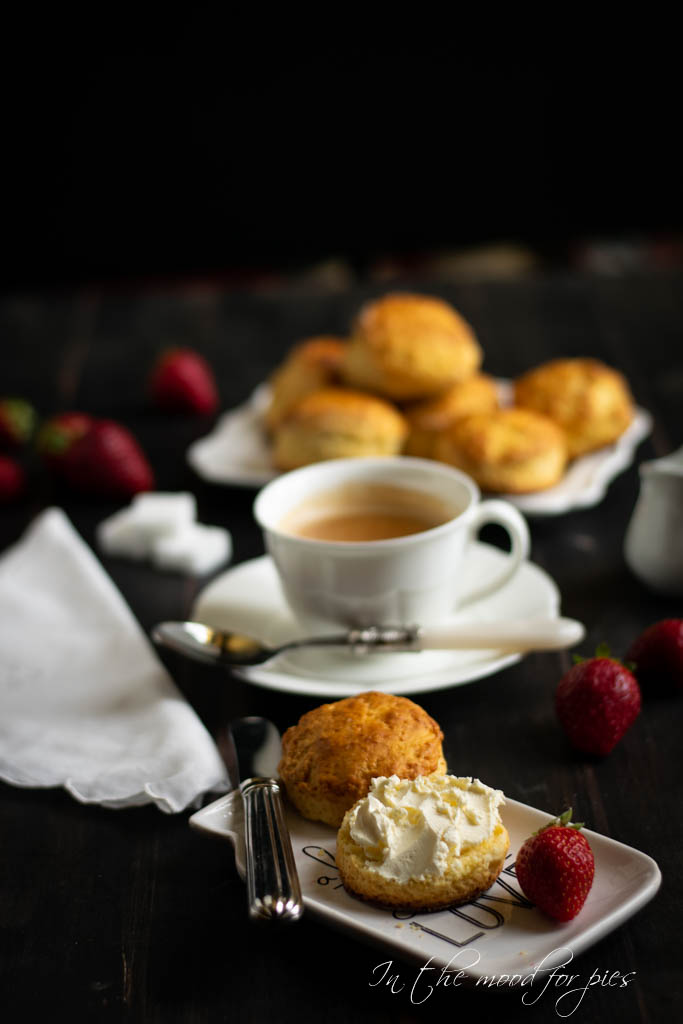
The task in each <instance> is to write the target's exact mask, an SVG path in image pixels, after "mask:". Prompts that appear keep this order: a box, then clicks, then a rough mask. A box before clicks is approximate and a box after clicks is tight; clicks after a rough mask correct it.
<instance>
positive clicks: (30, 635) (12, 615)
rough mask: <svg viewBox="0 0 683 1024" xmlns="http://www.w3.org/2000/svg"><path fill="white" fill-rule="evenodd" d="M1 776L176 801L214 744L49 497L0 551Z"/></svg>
mask: <svg viewBox="0 0 683 1024" xmlns="http://www.w3.org/2000/svg"><path fill="white" fill-rule="evenodd" d="M0 706H1V714H0V778H2V779H4V780H5V781H6V782H10V783H13V784H14V785H17V786H64V787H65V788H66V789H67V790H68V791H69V792H70V793H71V794H72V796H74V797H75V798H76V799H77V800H80V801H82V802H83V803H98V804H103V805H104V806H106V807H134V806H137V805H139V804H146V803H155V804H156V805H157V806H158V807H160V808H161V810H163V811H167V812H173V811H180V810H182V809H183V808H184V807H187V806H188V805H191V804H193V803H195V802H196V801H197V799H198V798H199V797H200V796H201V795H202V794H203V793H205V792H208V791H209V790H213V789H223V790H224V789H226V788H228V783H227V780H226V777H225V768H224V766H223V763H222V761H221V758H220V755H219V753H218V751H217V749H216V747H215V745H214V743H213V740H212V739H211V737H210V736H209V734H208V732H207V731H206V729H205V728H204V726H203V725H202V723H201V722H200V720H199V718H198V717H197V715H196V714H195V712H194V711H193V709H192V708H191V707H190V705H189V704H188V703H187V701H186V700H185V699H184V697H183V696H182V695H181V694H180V693H179V691H178V690H177V688H176V687H175V685H174V683H173V682H172V681H171V679H170V678H169V676H168V673H167V672H166V670H165V669H164V667H163V665H162V664H161V662H160V661H159V659H158V658H157V656H156V654H155V652H154V649H153V648H152V646H151V644H150V643H149V641H148V640H147V637H146V636H145V634H144V633H143V631H142V629H141V628H140V625H139V624H138V622H137V621H136V619H135V618H134V616H133V614H132V612H131V610H130V608H129V607H128V605H127V604H126V602H125V601H124V599H123V597H122V596H121V594H120V593H119V591H118V590H117V589H116V587H115V586H114V583H113V582H112V580H111V579H110V578H109V576H107V574H106V573H105V571H104V569H103V568H102V566H101V565H100V563H99V562H98V561H97V559H96V558H95V556H94V554H93V553H92V551H91V550H90V548H89V547H87V545H86V544H85V543H84V542H83V540H81V538H80V537H79V535H78V534H77V532H76V531H75V529H74V528H73V526H72V525H71V523H70V522H69V520H68V519H67V517H66V516H65V514H64V513H63V512H62V511H61V509H58V508H50V509H47V510H46V511H45V512H43V513H41V515H40V516H39V517H38V518H37V519H36V520H35V521H34V523H33V524H32V525H31V526H30V527H29V529H28V530H27V532H26V534H25V536H24V537H23V538H22V539H21V540H20V541H19V542H18V543H17V544H16V545H15V546H14V547H13V548H11V549H10V550H9V551H7V552H6V553H5V554H4V555H3V556H2V558H0Z"/></svg>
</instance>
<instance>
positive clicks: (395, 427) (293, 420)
mask: <svg viewBox="0 0 683 1024" xmlns="http://www.w3.org/2000/svg"><path fill="white" fill-rule="evenodd" d="M407 433H408V425H407V423H406V421H405V419H404V418H403V416H402V415H401V414H400V412H399V411H398V409H395V408H394V407H393V406H392V405H390V404H389V403H388V402H385V401H384V400H383V399H382V398H377V397H375V396H374V395H366V394H364V393H363V392H361V391H352V390H351V389H347V388H323V389H321V390H320V391H313V392H312V393H311V394H310V395H306V396H305V397H304V398H302V399H300V400H299V401H298V402H297V403H296V404H295V405H294V406H293V408H291V409H290V410H289V413H288V414H287V416H286V417H285V419H284V420H283V421H282V423H281V424H280V425H279V427H278V428H277V430H276V431H275V434H274V437H273V455H272V458H273V463H274V465H275V466H276V467H277V468H278V469H285V470H286V469H296V467H297V466H306V465H308V464H309V463H310V462H322V461H323V460H324V459H341V458H348V457H355V456H361V455H397V454H398V453H399V452H400V451H401V448H402V447H403V442H404V441H405V438H406V435H407Z"/></svg>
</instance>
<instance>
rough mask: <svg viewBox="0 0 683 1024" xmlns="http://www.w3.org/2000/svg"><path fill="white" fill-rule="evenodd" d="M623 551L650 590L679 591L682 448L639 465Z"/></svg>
mask: <svg viewBox="0 0 683 1024" xmlns="http://www.w3.org/2000/svg"><path fill="white" fill-rule="evenodd" d="M624 555H625V558H626V562H627V564H628V565H629V567H630V568H631V569H632V570H633V572H634V573H635V575H636V576H638V578H639V579H641V580H642V581H643V582H644V583H646V584H647V585H648V586H649V587H651V588H652V589H653V590H658V591H660V592H661V593H664V594H683V448H679V449H678V451H676V452H672V454H671V455H666V456H665V457H664V458H662V459H654V460H653V461H652V462H644V463H643V464H642V465H641V467H640V495H639V497H638V500H637V502H636V505H635V508H634V510H633V515H632V516H631V521H630V523H629V525H628V529H627V530H626V539H625V542H624Z"/></svg>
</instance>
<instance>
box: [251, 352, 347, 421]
mask: <svg viewBox="0 0 683 1024" xmlns="http://www.w3.org/2000/svg"><path fill="white" fill-rule="evenodd" d="M345 351H346V343H345V342H344V341H342V340H341V338H335V337H331V336H329V335H322V336H320V337H317V338H308V339H307V340H306V341H301V342H299V344H298V345H295V346H294V348H293V349H292V350H291V352H290V353H289V354H288V356H287V358H286V359H285V361H284V362H283V363H282V365H281V366H279V367H278V369H277V370H276V371H275V373H274V374H273V375H272V377H271V378H270V382H269V383H270V391H271V395H270V404H269V406H268V408H267V409H266V413H265V420H266V427H267V429H268V430H269V431H271V432H272V431H273V430H275V428H276V427H277V426H278V424H279V423H281V422H282V420H283V419H284V417H285V416H286V415H287V413H288V412H289V410H290V409H291V408H292V406H293V405H295V404H296V403H297V402H298V401H299V399H300V398H303V397H304V395H308V394H310V392H311V391H318V390H319V389H320V388H324V387H328V386H329V385H331V384H337V383H339V370H340V367H341V364H342V361H343V358H344V352H345Z"/></svg>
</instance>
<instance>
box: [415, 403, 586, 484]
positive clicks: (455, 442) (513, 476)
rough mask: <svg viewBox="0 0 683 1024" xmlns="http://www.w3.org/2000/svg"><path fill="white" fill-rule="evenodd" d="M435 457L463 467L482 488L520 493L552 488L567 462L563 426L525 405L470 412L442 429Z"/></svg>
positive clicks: (460, 467) (436, 445) (435, 447)
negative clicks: (487, 411)
mask: <svg viewBox="0 0 683 1024" xmlns="http://www.w3.org/2000/svg"><path fill="white" fill-rule="evenodd" d="M434 457H435V458H436V459H438V460H439V461H441V462H447V463H449V464H450V465H451V466H456V467H457V468H458V469H462V470H463V472H465V473H467V474H469V476H471V477H473V479H474V480H476V482H477V483H478V484H479V486H480V487H481V488H482V490H484V491H503V492H507V493H511V494H524V493H525V492H528V491H540V490H544V489H545V488H547V487H552V486H553V485H554V484H556V483H557V482H558V480H560V479H561V477H562V474H563V473H564V471H565V467H566V465H567V457H568V452H567V440H566V438H565V435H564V432H563V430H562V429H561V428H560V427H559V426H558V425H557V424H556V423H554V422H553V421H552V420H551V419H548V417H547V416H542V415H541V414H540V413H536V412H531V411H530V410H529V409H498V410H496V411H494V412H489V413H473V414H472V415H471V416H464V417H463V418H462V419H460V420H457V421H456V422H455V423H453V424H452V425H451V426H450V427H449V428H448V429H447V430H445V431H444V432H443V433H442V434H440V435H439V436H438V437H437V439H436V442H435V445H434Z"/></svg>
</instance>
